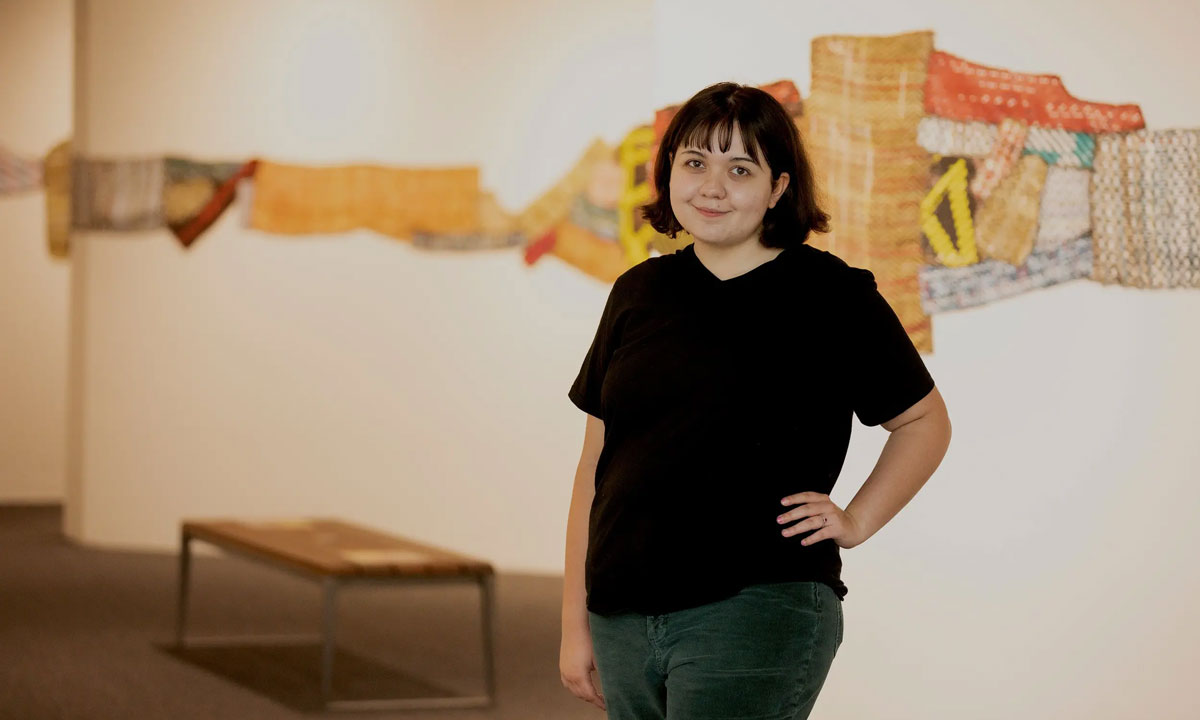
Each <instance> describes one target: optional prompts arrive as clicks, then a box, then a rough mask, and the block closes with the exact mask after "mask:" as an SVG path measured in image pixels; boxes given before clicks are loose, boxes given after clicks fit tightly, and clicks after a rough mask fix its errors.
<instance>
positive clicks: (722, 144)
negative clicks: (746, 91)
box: [672, 108, 766, 167]
mask: <svg viewBox="0 0 1200 720" xmlns="http://www.w3.org/2000/svg"><path fill="white" fill-rule="evenodd" d="M736 110H737V108H729V109H728V111H726V112H712V113H707V114H703V115H700V114H698V115H696V116H694V117H693V118H692V119H691V122H689V123H687V124H686V125H684V126H683V127H681V128H680V129H679V143H678V144H677V145H676V146H675V148H674V149H673V152H672V154H674V152H677V151H678V150H679V149H680V148H685V149H686V148H689V147H696V148H704V149H705V150H707V151H709V152H715V151H716V150H717V149H718V148H719V149H720V151H721V152H723V153H724V152H729V148H730V147H731V146H732V145H733V131H734V129H737V131H738V134H739V135H741V136H742V144H743V145H745V146H746V152H747V153H749V154H750V157H751V158H752V159H753V160H754V162H756V163H758V164H759V165H762V166H764V167H765V166H766V163H764V162H763V159H762V153H761V152H760V151H759V143H758V138H756V137H754V135H753V134H752V133H747V132H746V130H745V128H746V127H748V126H749V127H753V125H754V123H751V122H741V121H740V118H738V116H737V113H736ZM714 139H715V140H716V141H717V146H718V148H714V147H713V140H714Z"/></svg>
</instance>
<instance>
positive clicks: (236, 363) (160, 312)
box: [72, 0, 653, 573]
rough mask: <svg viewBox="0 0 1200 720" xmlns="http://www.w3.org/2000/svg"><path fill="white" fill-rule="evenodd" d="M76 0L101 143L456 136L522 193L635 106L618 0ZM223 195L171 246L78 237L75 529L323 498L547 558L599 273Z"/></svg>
mask: <svg viewBox="0 0 1200 720" xmlns="http://www.w3.org/2000/svg"><path fill="white" fill-rule="evenodd" d="M89 5H90V9H89V20H88V21H87V28H86V31H87V32H86V35H87V42H88V45H89V48H88V50H87V63H86V74H85V76H83V77H82V78H81V81H82V82H83V83H84V84H85V87H84V89H85V92H86V94H87V95H88V97H89V98H90V99H89V100H88V102H87V107H86V108H85V109H81V117H82V118H83V119H82V121H81V122H82V123H83V124H84V125H85V132H83V133H81V141H83V142H84V143H85V145H86V147H85V151H86V152H88V153H89V154H92V155H96V156H103V155H115V154H123V153H130V154H145V153H161V152H168V151H169V152H186V153H190V154H193V155H196V156H200V157H214V158H223V157H230V158H234V159H236V158H244V157H247V156H250V155H252V154H258V155H261V156H262V157H267V158H273V159H279V160H292V161H304V162H314V163H324V162H339V161H340V162H345V161H347V160H361V161H371V162H380V163H395V164H418V163H478V164H480V165H481V167H482V171H483V177H484V183H485V184H486V185H487V186H488V187H490V188H493V189H495V190H496V191H497V193H498V194H499V195H500V198H501V200H502V202H504V203H505V204H506V205H507V206H508V207H510V208H514V209H516V208H520V207H522V206H524V204H525V203H527V202H529V201H530V200H532V199H533V197H535V196H536V194H537V193H539V192H541V191H542V190H544V189H545V188H546V187H548V186H549V185H550V184H551V183H552V182H554V181H555V180H556V179H557V178H558V177H559V176H560V175H561V174H562V173H563V172H565V171H566V170H567V169H568V168H569V167H570V166H571V165H572V164H573V163H574V161H575V160H576V159H577V158H578V156H579V155H580V154H581V153H582V151H583V150H584V149H585V148H586V147H587V145H588V143H589V141H590V140H591V139H592V138H594V137H596V136H598V135H599V136H603V137H606V138H607V139H608V140H609V141H610V142H616V141H619V140H620V138H621V136H622V135H623V134H624V132H626V131H627V130H628V129H630V128H631V127H633V126H634V125H636V124H637V123H639V122H645V121H648V120H649V119H650V118H651V117H652V112H653V105H652V103H651V101H650V84H651V71H650V68H649V60H650V55H651V52H650V44H651V37H650V33H649V30H648V27H649V24H648V20H647V17H648V10H649V6H648V4H646V3H645V2H641V1H640V0H639V1H638V2H618V3H604V4H595V3H571V4H564V3H560V2H557V1H556V0H526V1H525V2H522V3H520V4H517V5H513V4H509V3H506V4H500V3H482V2H444V1H442V0H438V1H436V2H435V1H433V0H427V1H421V2H363V1H357V2H338V3H329V2H317V1H308V2H297V1H296V0H273V1H267V0H260V1H256V2H254V3H245V2H241V1H240V0H222V2H219V3H217V5H216V6H215V7H214V6H211V4H206V5H205V6H204V7H200V6H198V5H193V4H189V3H172V4H166V3H160V2H157V1H156V0H107V1H106V0H95V1H94V2H90V3H89ZM322 49H323V50H322ZM325 57H328V58H333V62H331V63H327V62H323V61H322V59H323V58H325ZM244 210H245V205H244V203H243V204H242V206H241V207H238V208H234V209H233V210H231V212H230V213H229V214H228V215H227V216H225V217H223V218H222V219H221V221H220V222H219V223H218V224H217V225H216V226H215V227H214V228H213V230H212V231H211V232H210V233H209V234H207V235H205V236H203V237H202V238H201V239H200V241H199V242H198V243H197V244H196V245H195V246H194V247H193V248H192V250H190V251H187V252H185V251H183V250H181V249H180V248H179V247H178V246H177V244H176V243H175V242H174V241H173V240H172V239H171V238H170V236H169V235H168V234H167V233H165V232H155V233H145V234H137V235H114V234H92V235H86V236H83V237H80V238H78V240H79V241H80V242H82V243H87V252H86V253H85V254H84V255H85V257H84V261H83V262H77V264H76V271H77V272H78V273H79V274H80V278H81V280H82V282H81V283H80V285H81V287H82V293H83V295H84V296H85V299H84V302H83V307H84V308H85V312H84V313H83V317H84V320H83V322H82V323H80V325H81V327H79V328H78V331H79V336H80V340H81V342H80V347H82V348H83V349H84V352H83V372H82V376H83V379H82V383H81V387H82V391H83V398H82V403H81V404H82V408H83V417H82V444H81V446H82V449H81V459H80V468H81V486H80V487H81V490H80V492H79V494H78V495H79V496H78V497H76V498H73V501H74V504H75V505H76V506H78V507H81V508H82V513H81V514H80V520H81V523H80V525H79V527H78V528H77V529H75V528H73V529H72V530H73V532H74V533H75V534H76V535H78V536H79V537H80V538H81V539H83V540H84V541H86V542H89V543H94V544H97V545H102V546H116V547H142V548H169V547H171V546H172V544H173V543H174V541H175V537H176V533H177V528H178V522H179V520H180V518H182V517H186V516H208V515H240V516H278V515H284V516H289V515H306V514H326V515H338V516H344V517H346V518H350V519H353V520H358V521H361V522H365V523H368V524H371V525H376V526H380V527H383V528H386V529H390V530H394V531H397V532H400V533H404V534H406V535H411V536H413V537H417V538H421V539H424V540H426V541H429V542H434V543H438V544H442V545H446V546H449V547H451V548H456V549H458V550H462V551H465V552H470V553H476V554H480V555H483V556H486V557H488V558H490V559H491V560H493V561H494V562H495V563H496V564H497V565H498V566H499V567H502V568H504V569H506V570H532V571H539V572H547V573H553V572H560V571H561V566H562V539H563V536H564V534H565V525H566V508H567V504H568V500H569V495H570V489H571V482H572V477H573V474H574V466H575V462H576V460H577V459H578V453H579V448H580V444H581V441H582V431H583V426H584V416H583V414H582V413H580V412H579V411H578V410H577V409H575V408H574V407H573V406H572V405H571V404H570V403H569V401H568V400H567V399H566V392H567V389H568V387H569V386H570V383H571V381H572V380H573V379H574V376H575V372H576V371H577V369H578V367H579V364H580V363H581V362H582V359H583V355H584V353H585V352H586V350H587V346H588V343H589V342H590V340H591V336H592V333H593V332H594V330H595V326H596V321H597V320H598V318H599V315H600V310H601V308H602V306H603V303H604V299H605V297H606V296H607V292H608V287H607V286H606V285H605V284H603V283H601V282H598V281H596V280H593V279H591V278H589V277H587V276H585V275H583V274H582V273H580V272H578V271H576V270H574V269H572V268H569V267H567V266H565V265H564V264H563V263H561V262H559V261H558V260H557V259H555V258H545V259H543V260H542V261H541V262H539V263H537V264H536V265H535V266H534V267H532V268H529V267H526V266H525V265H524V263H523V261H522V259H521V255H520V253H519V252H518V251H515V250H506V251H491V252H481V253H472V254H465V255H459V254H454V253H446V254H437V253H429V252H422V251H417V250H414V249H412V248H411V247H409V246H408V245H406V244H404V243H400V242H397V241H394V240H389V239H387V238H384V237H381V236H377V235H374V234H372V233H369V232H362V233H358V234H350V235H339V236H333V237H305V238H286V237H280V236H273V235H266V234H262V233H257V232H252V231H249V230H247V229H244V228H243V227H242V225H241V219H240V217H239V216H240V215H242V214H243V211H244Z"/></svg>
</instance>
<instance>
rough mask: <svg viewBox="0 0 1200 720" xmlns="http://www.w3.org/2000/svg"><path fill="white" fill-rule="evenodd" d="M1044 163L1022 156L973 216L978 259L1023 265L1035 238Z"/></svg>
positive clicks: (1044, 174) (1035, 156) (1043, 181)
mask: <svg viewBox="0 0 1200 720" xmlns="http://www.w3.org/2000/svg"><path fill="white" fill-rule="evenodd" d="M1045 186H1046V161H1045V160H1042V159H1041V158H1040V157H1038V156H1037V155H1025V156H1022V157H1021V160H1020V162H1018V163H1017V167H1016V169H1015V170H1014V171H1013V172H1012V173H1010V174H1009V175H1008V177H1006V178H1004V180H1003V181H1002V182H1001V183H1000V186H999V187H998V188H996V191H995V192H994V193H992V196H991V197H990V198H988V201H987V202H985V203H984V204H983V207H981V208H980V209H979V212H978V213H976V215H975V243H976V245H977V246H978V247H979V254H980V256H981V257H985V258H991V259H993V260H1002V261H1004V262H1007V263H1009V264H1011V265H1022V264H1024V262H1025V258H1027V257H1028V256H1029V253H1030V252H1032V251H1033V243H1034V241H1035V240H1036V239H1037V228H1038V213H1039V210H1040V208H1041V198H1042V188H1044V187H1045Z"/></svg>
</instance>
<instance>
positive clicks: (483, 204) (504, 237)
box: [412, 192, 525, 250]
mask: <svg viewBox="0 0 1200 720" xmlns="http://www.w3.org/2000/svg"><path fill="white" fill-rule="evenodd" d="M412 241H413V246H414V247H419V248H424V249H427V250H496V249H500V248H511V247H519V246H521V245H524V244H525V236H524V235H523V234H522V233H521V232H520V231H518V230H517V223H516V218H515V217H513V216H512V215H510V214H509V213H508V212H506V211H505V210H504V208H502V207H500V204H499V203H498V202H497V201H496V196H495V195H493V194H492V193H489V192H481V193H479V230H478V231H477V232H475V233H471V234H436V233H425V232H417V233H414V234H413V240H412Z"/></svg>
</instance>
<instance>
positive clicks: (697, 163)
mask: <svg viewBox="0 0 1200 720" xmlns="http://www.w3.org/2000/svg"><path fill="white" fill-rule="evenodd" d="M685 164H686V165H687V166H688V167H690V168H697V169H699V168H700V166H701V165H703V163H701V162H700V161H699V160H696V159H692V160H688V161H687V162H686V163H685Z"/></svg>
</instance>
